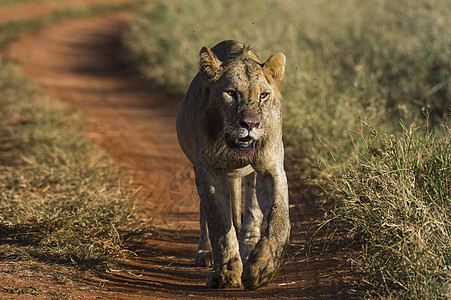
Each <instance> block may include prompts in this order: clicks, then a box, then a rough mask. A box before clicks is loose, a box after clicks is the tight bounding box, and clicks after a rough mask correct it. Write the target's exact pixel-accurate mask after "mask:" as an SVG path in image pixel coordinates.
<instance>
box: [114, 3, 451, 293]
mask: <svg viewBox="0 0 451 300" xmlns="http://www.w3.org/2000/svg"><path fill="white" fill-rule="evenodd" d="M450 36H451V4H450V3H449V1H443V0H403V1H388V0H376V1H363V2H362V1H357V0H350V1H345V2H343V1H340V2H331V1H325V0H319V1H297V0H288V1H283V2H282V1H272V0H263V1H256V0H250V1H245V2H235V1H233V2H220V1H207V0H203V1H188V0H181V1H176V2H167V1H166V2H165V1H152V2H149V1H142V2H141V5H140V6H139V15H138V17H137V18H136V19H135V20H134V21H133V22H132V24H131V25H130V28H129V30H128V31H127V32H126V33H125V34H124V36H123V43H124V46H125V48H126V49H127V51H128V58H129V60H130V61H131V62H132V63H134V64H135V65H136V66H137V68H138V70H139V71H140V72H141V73H142V74H143V75H144V76H145V77H146V78H148V79H149V80H150V81H151V82H153V83H155V84H159V85H162V86H165V87H167V88H170V89H171V90H175V91H178V92H180V93H184V92H185V91H186V89H187V87H188V85H189V83H190V81H191V79H192V77H193V76H194V74H195V73H196V72H197V70H198V52H199V50H200V49H201V47H202V46H209V47H212V46H214V45H215V44H216V43H217V42H219V41H222V40H225V39H236V40H239V41H242V42H250V43H251V45H252V46H253V49H254V51H255V52H256V53H257V54H258V55H259V56H260V57H261V58H262V59H263V60H265V59H267V58H268V57H269V56H270V55H271V54H272V53H274V52H276V51H282V52H284V53H285V54H286V56H287V68H286V75H285V78H284V80H283V81H282V84H281V93H282V95H283V97H284V141H285V144H286V149H287V150H288V151H287V155H288V156H289V158H290V159H292V160H295V161H297V162H299V164H298V165H299V167H300V170H301V171H302V172H305V173H309V174H310V175H311V176H312V178H313V179H314V180H315V181H316V182H317V183H318V184H320V185H321V186H322V187H323V189H324V190H325V193H324V195H323V198H324V201H326V200H328V199H333V202H334V203H333V204H334V207H335V210H332V211H330V214H331V215H333V216H335V217H334V218H337V219H340V220H344V221H345V222H347V224H348V225H349V226H350V233H351V235H350V236H351V237H353V240H352V241H353V242H354V244H355V245H361V249H363V250H364V251H363V250H362V251H360V250H359V251H358V253H357V254H355V255H353V256H355V257H358V258H359V259H356V260H355V262H354V266H356V268H357V269H356V272H358V273H359V274H360V275H361V276H364V277H362V278H363V280H364V281H366V282H369V284H368V285H367V286H366V287H365V288H367V289H368V294H369V295H373V296H374V295H381V296H382V297H387V296H389V297H394V298H396V297H407V298H418V297H420V298H440V297H446V296H445V294H446V288H447V287H446V286H447V285H449V282H451V276H450V274H449V272H448V271H447V270H449V268H450V266H449V264H450V262H449V235H448V232H449V228H450V225H451V224H450V223H449V218H450V210H449V208H450V207H451V206H450V203H451V199H450V195H449V192H447V191H449V181H446V179H447V178H449V168H448V169H447V165H446V163H448V165H449V162H450V160H451V158H450V156H451V151H449V150H450V149H449V143H450V134H449V128H450V125H451V123H450V121H451V120H450V109H451V106H450V103H451V97H450V96H451V90H450V69H451V68H450V67H451V59H450V57H451V41H450ZM400 124H407V125H404V126H400ZM405 128H416V130H415V132H414V133H410V129H409V130H406V129H405ZM443 128H445V129H443ZM406 132H407V133H406ZM372 133H373V134H377V139H376V140H375V138H374V137H373V136H372ZM381 147H382V148H381ZM374 155H376V156H374ZM379 156H380V158H378V157H379ZM377 159H380V160H377ZM365 164H368V168H369V170H367V169H365V168H364V167H363V166H364V165H365ZM436 168H437V170H440V172H436V173H437V174H432V173H433V172H434V171H433V170H435V169H436ZM378 172H379V173H380V174H382V175H383V176H382V175H381V177H380V178H379V177H375V176H376V174H379V173H378ZM446 172H448V173H446ZM366 176H367V177H366ZM412 176H413V177H412ZM446 176H448V177H446ZM412 178H415V180H417V182H421V186H420V185H414V186H413V187H411V183H412ZM378 180H380V182H378ZM444 182H445V183H444ZM446 182H448V183H446ZM446 184H448V185H446ZM373 185H376V186H373ZM379 185H381V186H382V189H383V190H384V191H385V192H388V191H390V193H391V194H390V195H385V194H383V193H381V191H379V190H377V189H379V188H381V187H380V186H379ZM409 187H411V188H410V190H409V189H408V188H409ZM345 188H349V191H347V192H343V191H346V190H345ZM446 189H448V190H446ZM337 191H339V192H337ZM363 192H365V194H366V193H367V194H368V196H372V197H371V198H370V200H368V201H369V202H368V203H366V204H365V205H366V206H363V207H358V205H357V204H356V203H355V200H352V199H353V197H356V195H361V194H362V193H363ZM411 194H412V195H413V194H414V196H412V195H411ZM407 196H409V197H407ZM399 199H401V200H399ZM406 199H407V200H406ZM432 199H433V200H432ZM436 199H440V201H438V200H436ZM389 200H390V201H391V202H389ZM398 200H399V201H398ZM406 201H407V202H406ZM398 202H399V203H398ZM409 205H411V206H409ZM391 206H398V208H396V210H392V209H391V208H390V207H391ZM388 208H390V209H388ZM395 211H396V214H395V213H394V212H395ZM346 212H349V213H346ZM351 212H352V213H351ZM401 212H402V214H401ZM398 213H399V214H398ZM393 217H399V218H400V219H402V221H403V222H402V223H401V222H400V223H395V222H394V220H393V219H392V218H393ZM428 218H429V219H428ZM398 221H399V220H398ZM384 224H385V225H384ZM387 224H389V225H387ZM391 224H395V225H394V226H391ZM428 226H431V227H428ZM369 229H371V230H373V231H372V232H371V234H369V233H368V234H367V235H365V234H363V233H364V232H365V230H369ZM379 229H381V230H379ZM382 229H383V230H382ZM390 230H392V231H397V232H398V233H399V235H398V236H397V237H396V236H392V237H391V238H387V236H386V232H385V231H390ZM415 230H417V231H420V232H419V233H416V232H415ZM362 232H363V233H362ZM357 233H359V234H357ZM390 234H391V233H390ZM423 234H424V235H423ZM420 235H421V237H422V238H428V240H427V241H424V243H425V244H424V245H427V246H424V245H423V247H420V246H418V245H414V244H413V242H411V239H415V238H418V239H419V238H420ZM447 241H448V242H447ZM403 243H404V244H406V245H404V244H403ZM447 243H448V244H447ZM407 244H408V245H407Z"/></svg>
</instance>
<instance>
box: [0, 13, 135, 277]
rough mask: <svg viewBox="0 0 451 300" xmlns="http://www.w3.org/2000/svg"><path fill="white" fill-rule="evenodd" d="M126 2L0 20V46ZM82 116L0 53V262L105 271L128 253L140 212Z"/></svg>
mask: <svg viewBox="0 0 451 300" xmlns="http://www.w3.org/2000/svg"><path fill="white" fill-rule="evenodd" d="M123 8H124V6H95V7H93V8H91V9H86V10H77V11H67V12H55V13H52V14H51V15H49V16H47V17H40V18H39V19H33V20H25V21H20V22H15V21H13V22H10V23H7V24H5V25H3V26H0V36H1V37H4V36H8V38H7V39H3V40H2V41H3V42H4V43H3V44H2V46H7V44H8V43H9V42H10V41H12V38H13V37H17V36H18V35H19V34H21V33H24V32H29V31H30V30H37V29H39V28H42V27H43V26H47V25H50V24H54V23H55V22H57V21H60V20H65V19H67V18H75V17H85V16H90V15H93V14H97V13H100V12H106V11H109V10H111V9H112V10H114V9H123ZM11 24H14V25H17V24H21V25H20V26H12V25H11ZM35 24H38V26H37V27H36V26H35ZM86 122H87V120H86V118H85V117H83V116H80V115H79V114H78V113H76V112H74V111H73V110H71V109H69V108H68V107H66V106H64V105H62V104H61V103H60V102H58V101H56V100H55V99H52V98H50V97H48V96H45V95H44V94H43V93H42V92H41V91H40V90H39V89H37V88H36V87H35V86H34V85H33V84H32V83H31V82H29V81H28V80H27V79H26V78H25V77H24V76H23V75H22V74H21V73H20V72H19V71H18V69H17V68H16V66H15V65H14V63H12V62H11V61H9V60H7V59H6V58H0V243H1V244H2V246H1V256H0V258H1V259H2V260H17V261H33V262H42V263H46V264H47V263H51V264H59V265H63V266H69V267H73V268H75V269H79V270H96V271H103V270H105V269H106V268H108V267H109V266H111V265H112V264H114V263H115V262H116V261H117V259H118V258H121V257H124V256H125V255H126V254H127V253H129V252H130V251H129V250H128V249H129V246H130V245H131V239H132V238H133V237H136V236H138V235H139V234H140V231H141V230H142V226H141V223H140V219H141V218H142V216H140V214H139V213H138V212H137V211H136V209H135V207H134V202H133V198H132V195H131V194H130V193H129V192H127V189H126V188H125V187H124V186H123V184H122V183H121V180H120V177H119V171H118V169H117V168H116V167H114V166H113V163H112V161H111V159H110V158H108V156H107V155H106V154H105V153H104V152H103V150H101V149H99V147H98V146H97V145H95V144H94V143H93V142H91V141H90V140H89V139H88V138H87V136H86V129H87V128H86V125H85V124H86Z"/></svg>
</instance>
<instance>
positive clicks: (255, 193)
mask: <svg viewBox="0 0 451 300" xmlns="http://www.w3.org/2000/svg"><path fill="white" fill-rule="evenodd" d="M285 62H286V58H285V55H284V54H283V53H280V52H278V53H275V54H274V55H272V56H271V57H270V58H269V59H268V60H267V61H266V62H263V61H261V60H260V58H258V57H257V55H256V54H254V53H253V52H252V50H251V48H250V46H248V45H245V44H242V43H239V42H237V41H232V40H227V41H223V42H220V43H219V44H217V45H216V46H214V47H213V48H212V49H211V50H210V49H209V48H207V47H203V48H202V49H201V51H200V61H199V66H200V70H199V72H198V74H197V75H196V76H195V77H194V79H193V81H192V82H191V85H190V86H189V89H188V91H187V93H186V95H185V97H184V99H183V102H182V104H181V107H180V110H179V113H178V117H177V137H178V140H179V144H180V146H181V148H182V150H183V151H184V153H185V155H186V156H187V158H188V159H189V160H190V161H191V163H192V164H193V168H194V172H195V178H196V179H195V181H196V186H197V190H198V193H199V197H200V237H199V245H198V250H197V252H196V256H195V265H196V266H205V267H209V266H211V265H212V264H213V270H212V271H211V273H209V275H208V277H207V283H206V284H207V287H210V288H221V287H237V288H240V287H241V284H243V285H244V288H245V289H249V290H252V289H256V288H258V287H260V286H262V285H265V284H267V283H268V282H269V281H270V280H271V279H272V277H273V276H274V275H275V274H276V272H277V270H278V268H279V267H280V265H281V261H282V258H283V256H284V252H285V248H286V245H287V243H288V239H289V236H290V220H289V212H288V207H289V205H288V186H287V178H286V174H285V170H284V165H283V162H284V147H283V143H282V108H281V99H282V97H281V95H280V93H279V91H278V86H279V83H280V81H281V80H282V77H283V74H284V70H285ZM242 181H243V183H244V184H243V185H244V188H245V193H244V194H245V211H244V216H243V218H242V217H241V186H242ZM263 218H265V220H266V222H267V229H266V231H265V233H264V235H263V236H261V233H260V230H261V223H262V219H263ZM241 223H242V224H241Z"/></svg>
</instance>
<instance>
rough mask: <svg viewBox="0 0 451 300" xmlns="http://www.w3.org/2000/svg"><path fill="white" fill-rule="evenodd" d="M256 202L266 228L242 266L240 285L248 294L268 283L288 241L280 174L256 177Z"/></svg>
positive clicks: (283, 182) (283, 183)
mask: <svg viewBox="0 0 451 300" xmlns="http://www.w3.org/2000/svg"><path fill="white" fill-rule="evenodd" d="M257 199H258V202H259V204H260V208H261V209H262V211H263V214H264V216H265V218H266V220H267V222H268V227H267V230H266V233H265V235H264V236H263V237H262V238H261V239H260V241H259V242H258V243H257V245H256V246H255V249H254V250H253V251H252V252H251V253H250V255H249V257H248V259H247V261H246V263H245V265H244V271H243V276H242V281H243V285H244V287H245V288H246V289H251V290H252V289H256V288H258V287H260V286H262V285H264V284H266V283H268V282H269V281H270V280H271V279H272V277H273V276H274V275H275V274H276V272H277V270H278V268H279V266H280V264H281V262H282V259H283V255H284V252H285V247H286V245H287V243H288V239H289V237H290V219H289V212H288V188H287V179H286V175H285V172H284V171H283V170H282V171H280V172H278V173H276V174H275V175H258V177H257Z"/></svg>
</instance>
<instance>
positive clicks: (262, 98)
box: [259, 93, 269, 101]
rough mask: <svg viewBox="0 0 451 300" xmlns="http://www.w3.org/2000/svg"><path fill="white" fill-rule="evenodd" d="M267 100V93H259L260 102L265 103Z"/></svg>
mask: <svg viewBox="0 0 451 300" xmlns="http://www.w3.org/2000/svg"><path fill="white" fill-rule="evenodd" d="M268 98H269V93H261V94H260V96H259V99H260V101H265V100H267V99H268Z"/></svg>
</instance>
